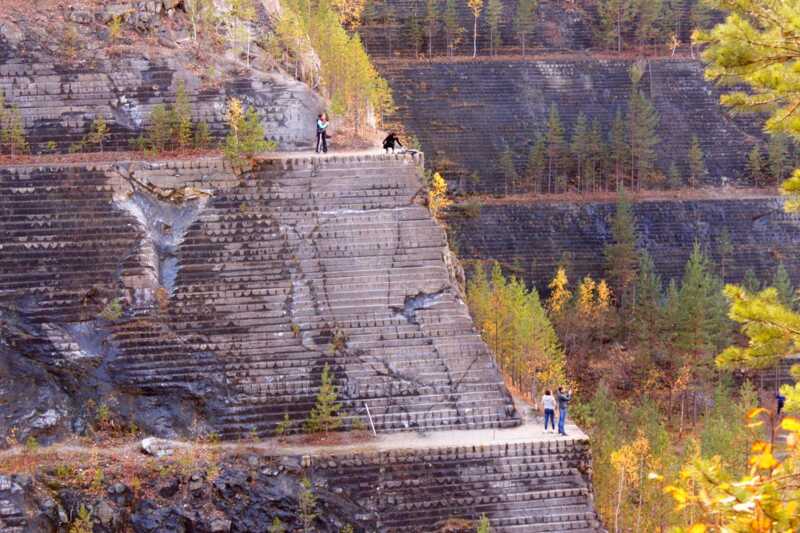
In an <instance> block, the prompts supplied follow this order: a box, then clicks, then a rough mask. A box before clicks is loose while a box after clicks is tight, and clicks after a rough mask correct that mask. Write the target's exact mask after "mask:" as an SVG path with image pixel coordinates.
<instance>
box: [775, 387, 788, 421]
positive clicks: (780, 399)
mask: <svg viewBox="0 0 800 533" xmlns="http://www.w3.org/2000/svg"><path fill="white" fill-rule="evenodd" d="M775 403H776V409H775V416H777V417H780V416H781V411H783V406H784V405H786V396H784V395H783V394H781V393H780V392H777V393H775Z"/></svg>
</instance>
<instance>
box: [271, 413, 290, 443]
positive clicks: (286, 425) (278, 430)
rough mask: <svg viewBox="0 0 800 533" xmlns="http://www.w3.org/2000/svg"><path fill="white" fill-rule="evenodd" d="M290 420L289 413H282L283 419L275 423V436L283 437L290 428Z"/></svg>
mask: <svg viewBox="0 0 800 533" xmlns="http://www.w3.org/2000/svg"><path fill="white" fill-rule="evenodd" d="M292 425H293V424H292V420H291V419H290V418H289V413H283V420H281V421H280V422H278V423H277V424H275V436H276V437H283V436H284V435H287V434H288V433H289V431H290V430H291V429H292Z"/></svg>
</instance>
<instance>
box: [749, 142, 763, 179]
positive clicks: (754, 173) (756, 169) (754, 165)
mask: <svg viewBox="0 0 800 533" xmlns="http://www.w3.org/2000/svg"><path fill="white" fill-rule="evenodd" d="M746 175H747V178H748V179H749V180H750V182H751V183H752V184H753V186H754V187H760V186H761V185H762V179H763V177H764V158H763V157H762V156H761V148H759V147H758V145H754V146H753V149H752V150H750V154H749V155H748V156H747V170H746Z"/></svg>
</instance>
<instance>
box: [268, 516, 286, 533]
mask: <svg viewBox="0 0 800 533" xmlns="http://www.w3.org/2000/svg"><path fill="white" fill-rule="evenodd" d="M267 533H286V526H284V525H283V522H281V519H280V518H278V517H277V516H276V517H275V518H274V519H273V520H272V524H271V525H270V526H269V529H268V530H267Z"/></svg>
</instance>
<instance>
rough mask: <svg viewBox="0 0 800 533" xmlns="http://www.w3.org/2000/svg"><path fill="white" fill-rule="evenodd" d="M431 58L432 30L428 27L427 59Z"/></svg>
mask: <svg viewBox="0 0 800 533" xmlns="http://www.w3.org/2000/svg"><path fill="white" fill-rule="evenodd" d="M431 57H433V28H431V27H430V26H428V58H431Z"/></svg>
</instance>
